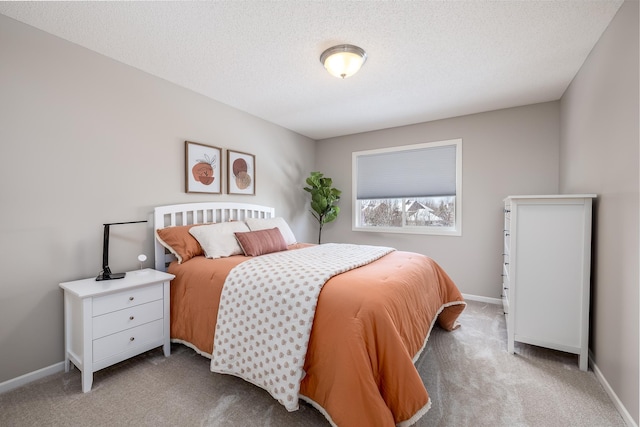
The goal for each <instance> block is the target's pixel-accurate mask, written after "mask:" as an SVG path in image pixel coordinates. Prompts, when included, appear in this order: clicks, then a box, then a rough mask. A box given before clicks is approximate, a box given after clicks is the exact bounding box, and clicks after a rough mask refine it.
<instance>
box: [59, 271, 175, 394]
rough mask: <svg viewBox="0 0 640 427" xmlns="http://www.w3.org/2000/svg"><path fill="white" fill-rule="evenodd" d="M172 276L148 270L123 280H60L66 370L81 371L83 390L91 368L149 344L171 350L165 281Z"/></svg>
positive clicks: (89, 382) (89, 381)
mask: <svg viewBox="0 0 640 427" xmlns="http://www.w3.org/2000/svg"><path fill="white" fill-rule="evenodd" d="M173 278H174V276H173V275H172V274H168V273H163V272H160V271H156V270H152V269H144V270H137V271H131V272H128V273H127V274H126V276H125V277H124V278H123V279H117V280H104V281H96V280H95V278H91V279H84V280H76V281H73V282H65V283H60V287H61V288H62V289H64V324H65V346H64V347H65V357H64V366H65V371H66V372H69V363H70V362H72V363H73V364H74V365H75V366H76V367H77V368H78V369H80V371H82V391H83V392H85V393H86V392H88V391H89V390H91V385H92V383H93V373H94V372H95V371H98V370H100V369H103V368H106V367H107V366H111V365H113V364H115V363H118V362H121V361H123V360H125V359H128V358H130V357H133V356H135V355H137V354H140V353H143V352H145V351H147V350H151V349H152V348H155V347H159V346H162V347H163V350H164V355H165V356H169V354H170V342H169V286H170V281H171V279H173Z"/></svg>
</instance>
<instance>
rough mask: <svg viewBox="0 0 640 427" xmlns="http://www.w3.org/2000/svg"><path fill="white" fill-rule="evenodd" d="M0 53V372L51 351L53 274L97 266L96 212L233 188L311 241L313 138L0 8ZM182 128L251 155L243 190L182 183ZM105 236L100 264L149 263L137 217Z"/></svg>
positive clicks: (43, 363)
mask: <svg viewBox="0 0 640 427" xmlns="http://www.w3.org/2000/svg"><path fill="white" fill-rule="evenodd" d="M0 58H1V59H0V204H1V207H2V208H1V209H0V242H2V244H1V245H0V272H1V279H0V361H1V363H0V383H1V382H3V381H6V380H9V379H13V378H15V377H18V376H20V375H22V374H25V373H29V372H32V371H35V370H37V369H40V368H44V367H47V366H50V365H52V364H56V363H59V362H60V361H62V360H63V359H64V353H63V340H64V335H63V301H62V291H61V290H60V289H59V287H58V283H59V282H63V281H68V280H75V279H80V278H84V277H92V276H95V275H96V274H97V273H98V272H99V270H100V267H101V260H102V258H101V257H102V224H103V223H105V222H119V221H133V220H143V219H149V215H150V213H151V211H152V208H153V207H154V206H157V205H166V204H173V203H182V202H196V201H224V200H227V201H242V202H250V203H257V204H264V205H269V206H275V207H276V209H277V211H276V212H277V214H278V215H281V216H284V217H285V218H286V219H287V220H288V221H289V222H290V224H291V225H292V228H293V229H294V232H295V233H296V235H297V237H298V238H299V239H300V240H302V241H313V239H314V236H315V234H314V233H315V231H314V230H312V229H309V228H310V227H311V226H312V225H313V223H312V222H311V221H310V215H309V214H308V212H307V208H306V203H307V198H306V197H307V194H306V193H305V192H304V191H303V190H302V187H303V185H304V180H305V178H306V176H307V175H308V174H309V172H310V171H311V170H312V169H313V163H314V146H315V142H314V141H312V140H310V139H308V138H305V137H302V136H300V135H298V134H295V133H293V132H290V131H288V130H285V129H283V128H281V127H278V126H275V125H273V124H270V123H267V122H265V121H263V120H260V119H257V118H256V117H253V116H250V115H248V114H245V113H243V112H240V111H237V110H235V109H232V108H230V107H227V106H225V105H222V104H220V103H218V102H215V101H212V100H210V99H208V98H205V97H203V96H200V95H197V94H195V93H193V92H191V91H189V90H186V89H183V88H181V87H178V86H175V85H173V84H170V83H168V82H166V81H164V80H161V79H158V78H155V77H152V76H150V75H148V74H145V73H143V72H141V71H139V70H136V69H134V68H132V67H129V66H125V65H123V64H120V63H118V62H115V61H113V60H110V59H108V58H106V57H103V56H101V55H98V54H96V53H94V52H91V51H88V50H86V49H84V48H81V47H79V46H77V45H74V44H71V43H69V42H66V41H63V40H61V39H58V38H56V37H53V36H51V35H48V34H46V33H44V32H41V31H39V30H35V29H33V28H32V27H29V26H27V25H24V24H21V23H18V22H17V21H14V20H12V19H9V18H7V17H5V16H3V15H0ZM212 78H215V76H212ZM185 140H190V141H196V142H201V143H205V144H210V145H215V146H218V147H222V148H232V149H234V150H238V151H245V152H249V153H252V154H255V156H256V172H257V176H256V196H228V195H201V194H186V193H185V192H184V188H185V184H184V175H185V171H184V167H185V166H184V141H185ZM225 158H226V157H225ZM224 182H225V183H226V181H224ZM311 220H312V219H311ZM111 237H112V240H111V258H110V266H111V268H112V270H113V271H126V270H128V269H129V270H130V269H135V268H137V267H138V263H137V260H136V258H137V254H139V253H142V252H143V253H146V254H147V255H148V256H149V260H148V261H147V263H146V266H147V267H151V266H153V256H152V254H153V252H152V247H153V246H152V245H153V238H152V233H151V224H150V223H149V224H147V225H126V226H120V227H119V228H118V227H113V228H112V235H111Z"/></svg>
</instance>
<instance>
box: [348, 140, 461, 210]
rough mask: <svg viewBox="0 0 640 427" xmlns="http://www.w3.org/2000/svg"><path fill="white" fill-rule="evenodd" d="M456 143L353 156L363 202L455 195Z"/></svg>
mask: <svg viewBox="0 0 640 427" xmlns="http://www.w3.org/2000/svg"><path fill="white" fill-rule="evenodd" d="M456 149H457V145H456V144H451V145H441V146H435V147H423V148H417V149H407V150H402V151H392V152H384V153H375V154H362V155H358V156H357V157H356V167H357V176H356V180H357V195H356V197H357V198H358V199H360V200H362V199H391V198H402V197H435V196H455V194H456Z"/></svg>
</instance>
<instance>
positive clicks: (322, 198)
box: [304, 172, 342, 244]
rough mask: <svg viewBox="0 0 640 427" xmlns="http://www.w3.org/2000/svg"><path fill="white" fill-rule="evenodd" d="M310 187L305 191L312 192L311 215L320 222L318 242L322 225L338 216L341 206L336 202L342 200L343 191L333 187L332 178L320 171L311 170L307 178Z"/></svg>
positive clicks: (305, 188)
mask: <svg viewBox="0 0 640 427" xmlns="http://www.w3.org/2000/svg"><path fill="white" fill-rule="evenodd" d="M307 185H308V187H304V191H306V192H308V193H310V194H311V209H312V210H311V215H313V217H314V218H315V219H316V220H317V221H318V223H319V224H320V229H319V231H318V244H320V242H321V240H322V227H323V226H324V225H325V224H326V223H328V222H331V221H333V220H335V219H336V218H337V217H338V214H339V213H340V207H339V206H336V203H338V201H339V200H340V194H342V191H340V190H338V189H337V188H333V187H332V185H333V181H332V180H331V178H326V177H324V176H323V174H322V173H320V172H311V175H310V176H309V177H308V178H307Z"/></svg>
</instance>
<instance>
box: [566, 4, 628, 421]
mask: <svg viewBox="0 0 640 427" xmlns="http://www.w3.org/2000/svg"><path fill="white" fill-rule="evenodd" d="M638 13H639V11H638V2H637V1H627V2H625V3H624V4H623V5H622V7H621V8H620V10H619V11H618V13H617V15H616V17H615V18H614V19H613V21H612V22H611V24H610V25H609V27H608V29H607V30H606V31H605V32H604V34H603V35H602V37H601V39H600V40H599V41H598V43H597V44H596V46H595V48H594V49H593V51H592V52H591V54H590V55H589V57H588V58H587V60H586V61H585V63H584V65H583V66H582V68H581V70H580V72H579V73H578V74H577V76H576V77H575V78H574V80H573V82H572V83H571V85H570V86H569V88H568V89H567V91H566V92H565V94H564V96H563V97H562V99H561V102H560V105H561V119H562V121H561V129H562V132H561V143H560V147H561V150H560V171H561V173H560V189H561V190H562V191H563V192H589V193H592V192H593V193H597V194H598V199H597V200H596V208H595V216H594V224H595V226H594V243H595V248H594V265H593V273H594V274H593V287H592V299H593V303H592V310H591V323H592V333H591V337H592V339H591V343H590V344H591V345H590V348H591V350H592V353H593V359H594V361H595V363H596V365H597V366H598V368H599V369H600V371H601V372H602V373H603V375H604V377H605V378H606V380H607V382H608V383H609V384H610V386H611V387H612V388H613V390H614V391H615V393H616V395H617V396H618V397H619V398H620V400H621V401H622V403H623V404H624V406H625V407H626V408H627V410H628V411H629V413H630V414H631V416H632V417H633V418H634V419H635V422H636V424H637V423H638V401H639V399H640V397H639V394H638V387H639V384H638V376H639V374H638V361H639V360H640V356H639V353H638V339H639V336H640V332H639V327H638V326H639V320H638V299H639V295H638V284H639V279H638V270H639V268H640V267H639V246H638V245H639V241H638V236H639V233H640V229H639V221H638V219H639V218H640V210H639V205H638V191H639V181H640V175H639V174H638V170H639V169H638V161H639V144H638V143H639V134H638V117H639V107H638V104H639V103H638V90H639V87H638V75H639V70H638V50H639V44H638Z"/></svg>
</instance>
